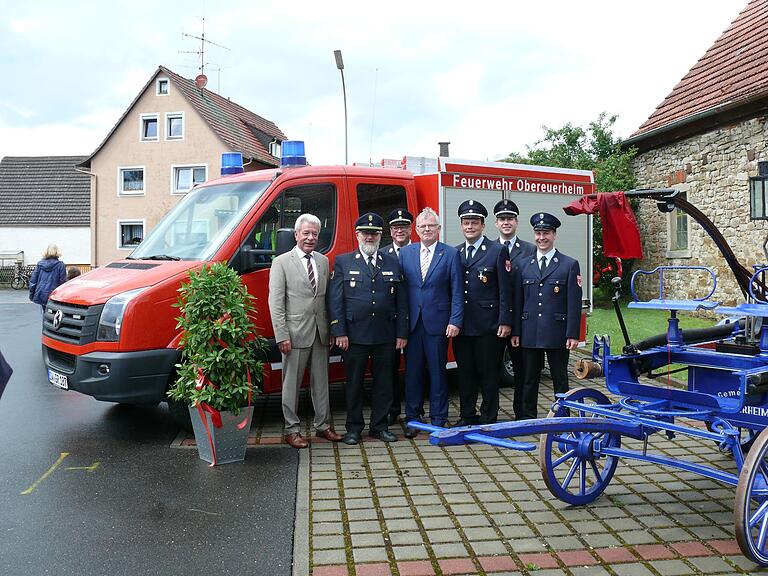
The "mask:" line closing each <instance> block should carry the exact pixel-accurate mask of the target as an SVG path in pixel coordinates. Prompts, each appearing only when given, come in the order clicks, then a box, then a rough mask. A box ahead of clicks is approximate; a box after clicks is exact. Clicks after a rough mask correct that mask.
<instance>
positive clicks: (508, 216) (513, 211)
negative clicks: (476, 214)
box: [493, 198, 536, 414]
mask: <svg viewBox="0 0 768 576" xmlns="http://www.w3.org/2000/svg"><path fill="white" fill-rule="evenodd" d="M493 214H494V216H496V229H497V230H498V231H499V243H500V244H503V245H504V247H505V248H506V249H507V251H508V252H509V260H510V262H512V272H513V274H517V273H518V272H519V269H520V265H521V264H523V263H525V262H527V261H528V260H529V259H530V257H531V256H532V255H533V254H534V253H535V252H536V246H534V245H533V244H531V243H530V242H526V241H525V240H522V239H520V238H519V237H518V236H517V225H518V221H517V217H518V216H519V215H520V210H519V209H518V207H517V204H515V203H514V202H513V201H512V200H510V199H509V198H504V199H503V200H499V201H498V202H497V203H496V206H494V207H493ZM506 349H507V353H508V354H509V360H510V362H512V372H513V373H514V375H515V385H519V386H522V385H523V356H522V350H520V347H519V346H518V347H513V346H512V345H511V344H510V343H509V342H507V346H506ZM518 382H519V384H518ZM516 398H518V399H522V397H521V396H520V395H518V396H517V397H516ZM513 408H514V411H515V414H519V413H520V406H517V405H514V406H513Z"/></svg>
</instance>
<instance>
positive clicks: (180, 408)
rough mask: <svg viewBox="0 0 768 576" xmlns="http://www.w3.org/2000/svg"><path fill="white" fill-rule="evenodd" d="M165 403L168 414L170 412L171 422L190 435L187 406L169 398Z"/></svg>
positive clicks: (190, 425)
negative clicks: (166, 403)
mask: <svg viewBox="0 0 768 576" xmlns="http://www.w3.org/2000/svg"><path fill="white" fill-rule="evenodd" d="M167 402H168V412H170V414H171V418H173V421H174V422H176V425H177V426H178V427H179V428H181V429H182V430H186V431H187V432H190V433H191V432H192V420H191V419H190V417H189V406H188V405H187V404H186V403H184V402H180V401H179V400H173V399H171V398H169V399H168V400H167Z"/></svg>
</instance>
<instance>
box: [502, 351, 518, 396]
mask: <svg viewBox="0 0 768 576" xmlns="http://www.w3.org/2000/svg"><path fill="white" fill-rule="evenodd" d="M499 386H501V387H502V388H514V387H515V374H514V371H513V370H512V359H511V358H510V357H509V347H508V346H505V347H504V356H503V357H502V359H501V370H499Z"/></svg>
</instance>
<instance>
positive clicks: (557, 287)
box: [555, 286, 560, 294]
mask: <svg viewBox="0 0 768 576" xmlns="http://www.w3.org/2000/svg"><path fill="white" fill-rule="evenodd" d="M559 292H560V286H555V294H557V293H559Z"/></svg>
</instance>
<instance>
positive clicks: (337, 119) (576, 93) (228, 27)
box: [0, 0, 747, 165]
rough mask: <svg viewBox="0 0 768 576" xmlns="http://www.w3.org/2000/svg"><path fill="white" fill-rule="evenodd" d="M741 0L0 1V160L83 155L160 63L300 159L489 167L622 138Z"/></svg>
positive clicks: (700, 51)
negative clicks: (597, 136) (470, 162)
mask: <svg viewBox="0 0 768 576" xmlns="http://www.w3.org/2000/svg"><path fill="white" fill-rule="evenodd" d="M746 4H747V1H746V0H643V1H641V2H624V1H618V0H611V1H608V0H605V1H602V0H600V1H598V0H594V1H590V0H582V1H580V2H577V1H573V0H570V1H568V0H551V1H547V0H537V1H533V2H519V1H513V0H506V1H498V2H496V1H487V2H486V1H483V0H477V1H475V2H466V1H464V2H451V1H444V2H432V1H428V0H421V1H419V0H410V1H407V2H406V1H401V0H390V1H389V2H382V1H378V2H365V1H358V2H341V1H336V0H320V1H317V0H315V1H312V2H304V1H301V0H295V1H293V2H289V1H283V2H273V1H267V0H254V1H251V2H216V1H214V0H206V1H203V0H185V1H183V2H182V1H176V0H173V1H163V0H132V1H130V2H128V1H122V0H113V1H110V2H105V1H103V0H101V1H98V2H96V1H93V2H90V1H89V2H86V1H68V2H61V1H53V0H50V1H48V0H27V1H26V2H21V1H20V0H0V78H2V80H3V83H2V84H3V88H2V91H0V157H2V156H6V155H10V156H22V155H69V154H73V155H74V154H83V155H87V154H90V153H91V152H93V150H94V149H95V148H96V146H97V145H98V144H99V143H100V142H101V141H102V139H103V138H104V137H105V136H106V134H107V132H108V131H109V130H110V129H111V128H112V127H113V125H114V124H115V122H116V121H117V120H118V118H119V117H120V115H121V114H122V113H123V112H124V111H125V109H126V108H127V107H128V105H129V104H130V103H131V101H132V100H133V98H134V97H135V96H136V95H137V93H138V91H139V90H140V89H141V87H142V86H143V85H144V84H145V83H146V82H147V80H149V78H150V77H151V76H152V74H153V73H154V72H155V70H156V69H157V66H158V65H161V64H162V65H164V66H166V67H168V68H170V69H171V70H173V71H174V72H177V73H179V74H181V75H182V76H186V77H190V78H193V77H194V76H195V75H197V74H198V73H199V71H198V70H197V67H198V66H199V65H200V58H199V56H197V55H195V54H183V53H181V52H182V51H197V50H199V46H200V43H199V42H198V41H196V40H194V39H192V38H188V37H184V35H183V33H188V34H193V35H196V36H199V35H200V34H201V32H202V28H201V26H202V20H201V18H200V17H203V16H204V17H205V36H206V38H207V39H209V40H211V41H212V42H215V43H217V44H220V45H223V46H226V47H227V48H228V49H226V50H225V49H223V48H218V47H216V46H210V45H209V46H207V47H206V53H205V61H206V62H207V63H208V66H207V67H206V74H207V76H208V78H209V83H208V87H209V88H211V89H212V90H214V91H218V92H220V93H221V94H222V95H224V96H228V97H230V98H231V99H232V100H233V101H235V102H237V103H238V104H241V105H242V106H245V107H246V108H248V109H250V110H252V111H253V112H255V113H257V114H259V115H261V116H263V117H265V118H267V119H269V120H271V121H273V122H275V123H276V124H277V125H278V126H279V127H280V128H281V129H282V130H283V132H284V133H285V134H286V135H287V136H288V137H289V138H291V139H296V140H305V141H306V143H307V155H308V157H309V161H310V162H311V163H312V164H315V165H319V164H340V163H343V162H344V107H343V100H342V91H341V77H340V74H339V71H338V70H337V69H336V65H335V62H334V57H333V51H334V50H335V49H341V50H342V53H343V57H344V65H345V70H344V74H345V79H346V86H347V106H348V115H349V160H350V162H353V161H361V162H367V161H368V160H369V159H373V160H374V161H378V160H380V159H382V158H402V157H403V156H404V155H412V156H436V155H437V152H438V147H437V142H438V141H441V140H446V141H450V142H451V148H450V152H451V156H453V157H455V158H464V159H477V160H495V159H498V158H500V157H503V156H505V155H506V154H507V153H509V152H512V151H518V152H524V151H525V145H526V144H531V143H533V142H535V141H536V140H538V139H540V138H541V136H542V129H541V127H542V125H547V126H550V127H553V128H557V127H560V126H562V125H563V124H565V123H566V122H571V123H573V124H576V125H586V124H587V123H588V122H590V121H591V120H594V119H595V118H596V117H597V115H598V114H599V113H600V112H601V111H606V112H608V113H609V114H618V115H619V120H618V123H617V133H618V134H619V135H620V136H622V137H627V136H629V135H630V134H631V133H632V132H634V131H635V130H636V129H637V128H638V126H639V125H640V124H641V123H642V122H643V121H644V120H645V119H646V118H647V117H648V116H649V115H650V114H651V113H652V112H653V110H654V109H655V108H656V106H657V105H658V104H659V103H661V101H662V100H663V99H664V97H665V96H666V95H667V94H669V92H670V91H671V90H672V88H673V87H674V85H675V84H676V83H677V82H678V81H679V80H680V79H681V78H682V76H683V75H684V74H685V73H686V72H687V71H688V70H689V69H690V67H691V66H692V65H693V64H694V63H695V62H696V61H697V60H698V59H699V58H700V57H701V56H702V55H703V54H704V52H705V51H706V50H707V49H708V48H709V47H710V46H711V45H712V43H713V42H714V41H715V40H716V39H717V37H718V36H719V35H720V34H721V33H722V32H723V31H724V30H725V29H726V28H727V27H728V25H729V24H730V22H731V21H732V20H733V19H734V18H735V17H736V16H737V15H738V13H739V12H740V11H741V10H742V9H743V8H744V7H745V6H746Z"/></svg>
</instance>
